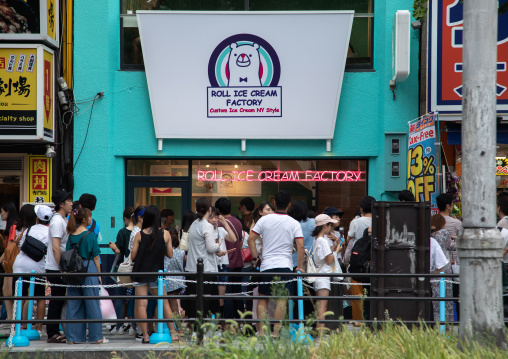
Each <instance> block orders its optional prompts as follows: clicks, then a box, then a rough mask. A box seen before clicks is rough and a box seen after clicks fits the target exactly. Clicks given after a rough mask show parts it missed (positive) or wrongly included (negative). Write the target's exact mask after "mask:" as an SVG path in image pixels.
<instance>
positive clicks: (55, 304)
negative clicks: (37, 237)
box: [46, 189, 72, 343]
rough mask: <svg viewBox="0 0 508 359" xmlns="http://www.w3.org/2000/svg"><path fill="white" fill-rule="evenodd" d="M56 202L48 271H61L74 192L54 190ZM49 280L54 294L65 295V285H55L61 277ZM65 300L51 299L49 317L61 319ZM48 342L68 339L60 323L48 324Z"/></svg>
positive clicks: (49, 246) (60, 341)
mask: <svg viewBox="0 0 508 359" xmlns="http://www.w3.org/2000/svg"><path fill="white" fill-rule="evenodd" d="M51 200H52V201H53V203H54V204H55V214H54V215H53V218H51V222H50V223H49V238H50V239H51V240H50V241H49V245H48V254H47V256H46V273H60V268H59V266H58V265H59V263H60V256H61V255H62V252H63V251H65V248H66V245H67V238H68V235H69V234H68V233H67V215H68V214H69V213H70V212H71V211H72V193H70V192H67V191H66V190H65V189H58V190H56V191H55V192H53V196H52V198H51ZM47 279H48V282H49V283H50V284H54V285H53V286H52V287H51V294H52V295H54V296H65V294H66V292H67V291H66V289H65V287H59V286H55V285H58V284H64V282H63V281H62V278H61V277H48V278H47ZM64 303H65V301H63V300H54V299H50V301H49V306H48V319H60V318H61V313H62V308H63V305H64ZM46 330H47V332H48V340H47V342H48V343H65V342H66V339H65V336H63V335H62V334H61V333H60V326H59V324H58V323H55V324H47V325H46Z"/></svg>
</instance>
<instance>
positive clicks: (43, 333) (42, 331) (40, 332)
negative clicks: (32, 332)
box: [38, 329, 48, 339]
mask: <svg viewBox="0 0 508 359" xmlns="http://www.w3.org/2000/svg"><path fill="white" fill-rule="evenodd" d="M38 332H39V336H40V337H41V339H42V338H47V337H48V334H47V333H46V332H45V331H44V329H43V330H39V331H38Z"/></svg>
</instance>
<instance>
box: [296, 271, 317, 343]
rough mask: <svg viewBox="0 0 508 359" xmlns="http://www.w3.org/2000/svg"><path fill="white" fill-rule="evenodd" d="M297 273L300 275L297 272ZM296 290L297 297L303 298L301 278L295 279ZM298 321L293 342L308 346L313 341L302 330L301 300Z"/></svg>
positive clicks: (300, 301) (303, 329) (299, 300)
mask: <svg viewBox="0 0 508 359" xmlns="http://www.w3.org/2000/svg"><path fill="white" fill-rule="evenodd" d="M298 273H301V272H300V271H298ZM296 284H297V286H296V288H297V295H298V296H299V297H302V296H303V281H302V277H296ZM298 319H299V320H300V324H299V328H298V334H297V335H295V336H294V337H293V340H295V339H296V338H297V340H298V341H304V343H305V344H310V342H312V341H313V339H312V337H311V336H310V334H307V335H306V334H305V328H304V324H303V321H304V314H303V300H302V299H298Z"/></svg>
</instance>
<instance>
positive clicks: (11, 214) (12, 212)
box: [1, 202, 18, 237]
mask: <svg viewBox="0 0 508 359" xmlns="http://www.w3.org/2000/svg"><path fill="white" fill-rule="evenodd" d="M1 208H2V209H3V210H4V212H7V221H6V222H7V223H6V225H5V230H4V234H5V236H6V237H9V231H10V230H11V227H12V226H13V225H15V224H16V219H17V218H18V211H17V210H16V206H15V205H14V203H12V202H6V203H4V204H2V207H1Z"/></svg>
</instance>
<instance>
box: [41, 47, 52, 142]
mask: <svg viewBox="0 0 508 359" xmlns="http://www.w3.org/2000/svg"><path fill="white" fill-rule="evenodd" d="M53 57H54V56H53V54H52V53H50V52H48V51H46V50H44V94H43V99H44V126H43V127H44V136H47V137H51V138H52V137H53V110H54V108H53V107H54V106H53V104H54V103H53V101H54V90H53V85H54V81H53Z"/></svg>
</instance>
